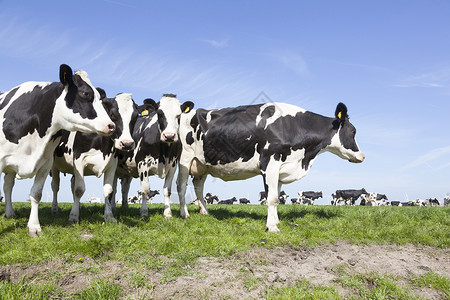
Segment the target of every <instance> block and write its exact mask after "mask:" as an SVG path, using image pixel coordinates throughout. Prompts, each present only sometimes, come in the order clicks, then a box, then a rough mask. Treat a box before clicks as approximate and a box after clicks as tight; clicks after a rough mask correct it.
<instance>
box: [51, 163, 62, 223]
mask: <svg viewBox="0 0 450 300" xmlns="http://www.w3.org/2000/svg"><path fill="white" fill-rule="evenodd" d="M59 175H60V173H59V171H58V169H56V168H53V169H52V191H53V201H52V214H56V213H58V211H59V207H58V192H59V184H60V176H59Z"/></svg>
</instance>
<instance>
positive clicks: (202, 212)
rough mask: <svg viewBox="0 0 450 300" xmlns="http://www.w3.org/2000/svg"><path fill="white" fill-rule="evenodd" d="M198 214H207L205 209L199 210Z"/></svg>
mask: <svg viewBox="0 0 450 300" xmlns="http://www.w3.org/2000/svg"><path fill="white" fill-rule="evenodd" d="M200 214H201V215H207V214H208V211H207V210H206V209H204V210H203V209H200Z"/></svg>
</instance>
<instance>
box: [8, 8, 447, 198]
mask: <svg viewBox="0 0 450 300" xmlns="http://www.w3.org/2000/svg"><path fill="white" fill-rule="evenodd" d="M449 16H450V1H448V0H445V1H444V0H441V1H438V0H436V1H425V0H423V1H415V0H413V1H370V2H369V1H284V2H281V3H280V1H278V2H275V1H221V2H218V1H144V0H140V1H125V0H103V1H100V0H89V1H87V0H86V1H84V0H82V1H77V2H76V3H74V2H68V3H65V2H60V1H20V0H19V1H17V0H14V1H12V0H6V1H0V66H1V67H0V69H1V72H0V90H1V91H7V90H9V89H10V88H12V87H13V86H15V85H18V84H20V83H22V82H25V81H29V80H37V81H57V80H58V78H59V77H58V70H59V65H60V64H61V63H66V64H69V65H70V66H71V67H72V68H73V69H75V70H76V69H83V70H85V71H87V72H88V73H89V76H90V78H91V81H92V82H93V84H94V85H95V86H100V87H103V88H104V89H105V90H106V91H107V94H108V95H109V96H113V95H115V94H117V93H119V92H129V93H132V94H133V98H134V100H135V101H136V102H137V103H142V101H143V99H145V98H148V97H151V98H154V99H155V100H157V99H159V98H160V96H161V95H162V94H163V93H175V94H177V95H178V98H179V99H180V101H185V100H191V101H194V102H195V105H196V108H200V107H201V108H222V107H229V106H237V105H242V104H250V103H255V102H267V101H277V102H287V103H291V104H295V105H298V106H300V107H303V108H305V109H307V110H311V111H313V112H316V113H319V114H322V115H326V116H332V115H333V114H334V110H335V108H336V105H337V103H338V102H340V101H342V102H344V103H345V104H346V105H347V107H348V110H349V115H350V118H351V121H352V123H353V124H354V125H355V126H356V128H357V130H358V133H357V136H356V137H357V141H358V143H359V146H360V148H361V149H362V151H364V153H365V154H366V161H365V162H364V163H362V164H351V163H349V162H347V161H344V160H342V159H340V158H338V157H337V156H335V155H333V154H331V153H325V154H321V155H320V156H319V157H318V158H317V160H316V162H315V164H314V165H313V167H312V169H311V171H310V173H309V174H308V175H307V176H306V177H304V178H303V179H301V180H300V181H297V182H294V183H291V184H289V185H285V186H283V189H284V190H285V191H286V192H287V193H288V194H289V195H290V196H291V197H296V194H297V192H298V191H301V190H316V191H323V193H324V196H325V198H324V199H323V200H321V201H320V202H319V203H329V201H330V198H331V197H330V195H331V193H333V192H334V191H335V190H336V189H347V188H362V187H364V188H366V190H368V191H371V192H379V193H386V194H387V195H388V197H389V199H391V200H405V199H406V197H407V198H408V199H410V200H411V199H417V198H422V199H424V198H429V197H437V198H438V199H440V200H441V202H442V198H443V197H444V196H445V195H446V194H447V193H449V192H450V133H449V132H450V130H449V128H450V125H449V117H450V39H449V36H450V18H449ZM69 178H70V177H69V176H67V177H62V181H64V184H63V186H62V190H63V192H62V193H61V192H60V193H61V197H60V198H62V200H63V201H71V196H70V193H68V191H69ZM101 182H102V180H101V179H97V178H89V179H88V180H87V183H88V190H87V192H86V194H85V197H84V200H86V198H87V197H90V196H101ZM162 184H163V182H162V180H160V179H157V178H153V179H152V180H151V185H152V186H151V188H152V189H162ZM30 187H31V181H30V180H22V181H17V183H16V187H15V189H14V191H13V193H14V194H13V199H14V201H23V200H25V199H27V198H28V192H29V189H30ZM138 188H139V185H138V181H137V180H136V181H135V182H134V183H133V186H132V188H131V192H132V193H134V192H135V191H136V190H137V189H138ZM262 189H263V185H262V179H261V178H260V177H259V176H258V177H255V178H252V179H249V180H246V181H235V182H223V181H222V180H220V179H214V178H210V179H208V180H207V182H206V184H205V192H212V193H214V194H217V195H218V196H219V198H222V199H226V198H231V197H232V196H236V197H237V198H239V197H247V198H250V200H251V201H252V203H256V202H257V198H258V193H259V191H261V190H262ZM64 191H66V192H65V193H64ZM174 192H176V188H175V184H174ZM50 195H51V189H50V180H47V183H46V186H45V190H44V195H43V199H42V200H43V201H49V199H51V197H50ZM63 195H64V196H63ZM188 198H189V197H188ZM155 201H156V202H160V201H161V199H160V198H155ZM172 202H178V198H177V196H176V193H174V195H173V196H172Z"/></svg>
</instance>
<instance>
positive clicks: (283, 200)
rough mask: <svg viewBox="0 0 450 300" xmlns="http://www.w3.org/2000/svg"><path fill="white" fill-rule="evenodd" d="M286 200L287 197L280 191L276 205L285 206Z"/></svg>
mask: <svg viewBox="0 0 450 300" xmlns="http://www.w3.org/2000/svg"><path fill="white" fill-rule="evenodd" d="M287 198H289V195H287V194H286V193H285V192H284V191H281V192H280V195H279V196H278V203H279V204H286V200H287Z"/></svg>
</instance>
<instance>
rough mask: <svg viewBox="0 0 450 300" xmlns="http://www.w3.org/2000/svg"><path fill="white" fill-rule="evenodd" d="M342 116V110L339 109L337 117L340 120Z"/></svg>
mask: <svg viewBox="0 0 450 300" xmlns="http://www.w3.org/2000/svg"><path fill="white" fill-rule="evenodd" d="M341 118H342V112H341V111H340V112H339V113H338V119H339V120H340V119H341Z"/></svg>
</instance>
